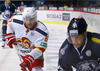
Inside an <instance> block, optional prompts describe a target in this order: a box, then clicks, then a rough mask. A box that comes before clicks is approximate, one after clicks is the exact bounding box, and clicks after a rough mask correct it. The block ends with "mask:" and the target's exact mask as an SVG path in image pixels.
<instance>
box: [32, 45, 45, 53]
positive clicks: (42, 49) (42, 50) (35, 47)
mask: <svg viewBox="0 0 100 71" xmlns="http://www.w3.org/2000/svg"><path fill="white" fill-rule="evenodd" d="M33 49H39V50H40V51H41V52H42V53H43V52H44V51H45V50H46V49H45V48H40V47H37V46H34V47H33Z"/></svg>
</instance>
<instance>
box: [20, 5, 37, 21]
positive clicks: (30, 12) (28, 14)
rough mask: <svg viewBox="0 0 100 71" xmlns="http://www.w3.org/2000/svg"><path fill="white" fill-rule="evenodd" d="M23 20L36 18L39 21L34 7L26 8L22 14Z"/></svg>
mask: <svg viewBox="0 0 100 71" xmlns="http://www.w3.org/2000/svg"><path fill="white" fill-rule="evenodd" d="M22 15H23V18H34V20H35V21H37V12H36V10H35V9H34V7H26V8H24V11H23V13H22Z"/></svg>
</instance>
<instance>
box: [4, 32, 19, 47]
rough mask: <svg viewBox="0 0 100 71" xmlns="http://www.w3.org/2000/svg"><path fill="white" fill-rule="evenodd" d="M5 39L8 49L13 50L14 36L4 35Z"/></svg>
mask: <svg viewBox="0 0 100 71" xmlns="http://www.w3.org/2000/svg"><path fill="white" fill-rule="evenodd" d="M5 38H6V39H7V40H8V44H7V45H8V46H9V47H10V48H13V46H12V44H14V45H17V43H16V39H15V35H14V34H12V33H9V34H6V35H5Z"/></svg>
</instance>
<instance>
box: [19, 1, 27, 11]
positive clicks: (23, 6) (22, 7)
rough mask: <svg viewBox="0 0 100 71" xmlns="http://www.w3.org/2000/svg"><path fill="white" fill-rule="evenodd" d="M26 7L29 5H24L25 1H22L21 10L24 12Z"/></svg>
mask: <svg viewBox="0 0 100 71" xmlns="http://www.w3.org/2000/svg"><path fill="white" fill-rule="evenodd" d="M25 7H27V6H26V5H24V2H21V6H20V11H21V12H23V10H24V8H25Z"/></svg>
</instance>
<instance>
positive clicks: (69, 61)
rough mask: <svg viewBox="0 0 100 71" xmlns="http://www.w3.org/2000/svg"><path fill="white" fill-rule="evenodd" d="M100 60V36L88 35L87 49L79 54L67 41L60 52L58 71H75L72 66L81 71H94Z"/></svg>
mask: <svg viewBox="0 0 100 71" xmlns="http://www.w3.org/2000/svg"><path fill="white" fill-rule="evenodd" d="M99 60H100V34H97V33H90V32H88V33H87V43H86V46H85V48H84V49H83V50H82V51H81V52H78V50H76V49H75V48H74V46H73V44H70V43H69V42H68V41H67V39H66V40H65V41H64V43H63V44H62V46H61V48H60V50H59V63H58V71H73V70H72V66H73V67H75V68H76V69H78V70H79V71H92V70H93V69H94V68H95V67H96V66H98V64H99Z"/></svg>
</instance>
